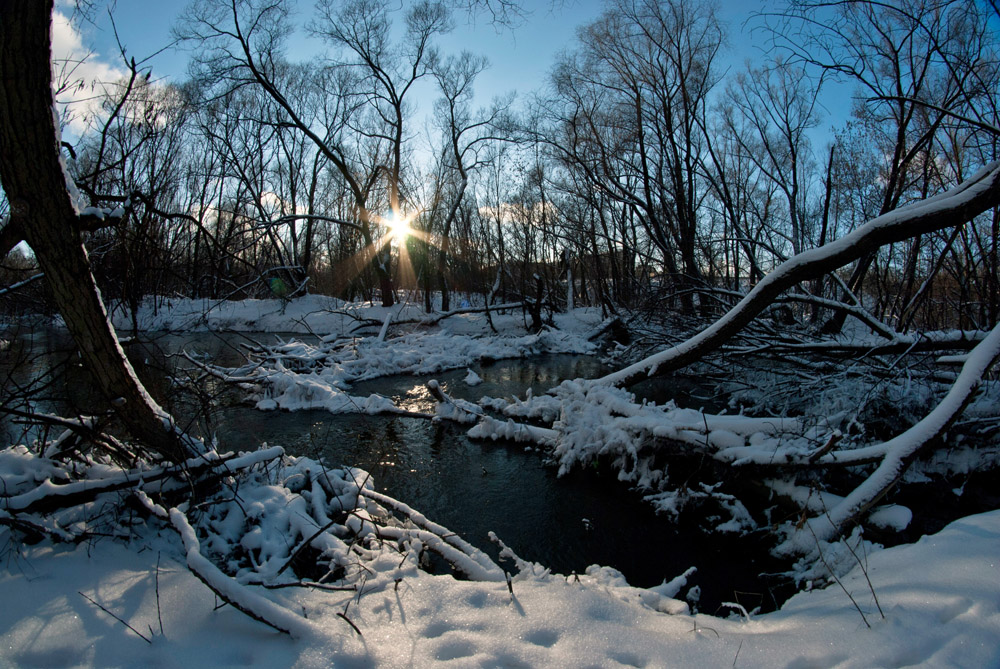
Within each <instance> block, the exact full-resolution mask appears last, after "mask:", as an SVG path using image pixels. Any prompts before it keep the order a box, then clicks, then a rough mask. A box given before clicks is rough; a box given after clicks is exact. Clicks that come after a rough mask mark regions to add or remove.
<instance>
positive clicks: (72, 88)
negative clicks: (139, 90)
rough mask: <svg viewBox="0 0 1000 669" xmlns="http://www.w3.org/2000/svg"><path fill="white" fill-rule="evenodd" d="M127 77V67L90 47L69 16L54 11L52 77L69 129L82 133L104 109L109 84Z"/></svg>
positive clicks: (58, 102) (72, 132) (72, 131)
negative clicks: (102, 101)
mask: <svg viewBox="0 0 1000 669" xmlns="http://www.w3.org/2000/svg"><path fill="white" fill-rule="evenodd" d="M124 76H126V73H125V70H123V69H121V68H119V67H117V66H115V65H113V64H111V63H110V62H108V61H106V60H105V58H104V57H103V56H102V55H100V54H97V53H94V52H93V51H91V50H90V49H88V48H87V47H86V46H85V45H84V43H83V36H82V35H81V34H80V31H79V30H77V28H76V26H74V25H73V23H72V21H70V19H69V18H68V16H67V15H66V14H64V13H62V12H61V11H60V10H58V9H57V10H55V11H53V12H52V78H53V87H54V88H55V92H56V102H57V104H58V107H59V111H60V113H62V114H63V116H64V118H65V119H66V120H67V122H68V127H67V130H68V131H69V132H70V133H71V134H74V135H77V136H80V135H82V134H83V133H84V132H85V131H86V130H87V127H88V124H89V123H90V121H91V120H92V119H93V118H94V116H95V115H97V114H98V113H99V112H100V108H101V96H102V95H103V93H104V87H105V86H106V85H107V84H111V83H114V82H116V81H118V80H120V79H121V78H122V77H124Z"/></svg>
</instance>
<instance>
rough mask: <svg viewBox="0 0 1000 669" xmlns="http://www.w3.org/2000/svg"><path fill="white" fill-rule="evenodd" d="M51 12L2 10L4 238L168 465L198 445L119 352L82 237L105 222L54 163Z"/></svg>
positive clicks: (141, 435) (31, 7)
mask: <svg viewBox="0 0 1000 669" xmlns="http://www.w3.org/2000/svg"><path fill="white" fill-rule="evenodd" d="M51 21H52V2H51V1H48V2H36V1H34V0H12V1H11V2H6V3H4V4H3V5H2V6H0V181H2V183H3V188H4V191H5V193H6V195H7V198H8V200H9V201H10V203H11V219H10V222H8V224H7V226H6V227H5V229H8V228H10V226H14V227H13V230H14V231H15V232H17V233H19V234H20V235H23V239H24V241H26V242H27V243H28V245H29V246H30V247H31V249H32V251H34V253H35V256H36V258H37V259H38V264H39V267H40V268H41V270H42V271H43V272H44V273H45V277H46V281H47V282H48V285H49V287H50V288H51V290H52V294H53V299H54V301H55V303H56V305H57V307H58V308H59V312H60V314H61V315H62V316H63V319H64V321H65V322H66V327H67V328H68V329H69V331H70V333H71V334H72V336H73V338H74V340H75V341H76V343H77V346H78V347H79V350H80V354H81V356H82V357H83V360H84V362H85V364H86V365H87V367H88V369H89V370H90V372H91V373H92V374H93V376H94V378H95V379H96V380H97V383H98V386H99V387H100V390H101V392H102V394H103V395H104V398H105V400H106V401H107V402H108V404H109V405H110V406H112V407H114V408H115V411H116V413H117V415H118V416H119V417H120V418H121V420H122V422H123V423H124V424H125V425H126V426H127V428H128V430H129V431H130V432H131V434H132V435H133V436H134V437H135V438H136V439H138V440H139V441H140V442H141V443H142V447H141V448H143V449H144V450H145V449H147V448H148V449H149V452H152V453H155V454H157V455H159V456H161V457H163V458H166V459H168V460H171V461H174V462H182V461H183V460H184V459H186V458H188V457H191V456H193V455H195V454H197V453H198V452H199V450H200V448H199V445H198V444H197V443H196V442H194V441H193V440H190V439H188V438H186V437H185V436H184V435H182V434H181V433H180V432H179V431H178V430H177V428H176V426H175V424H174V421H173V419H172V418H171V417H170V415H169V414H167V413H166V412H165V411H163V409H161V408H160V407H159V406H158V405H157V404H156V403H155V402H154V401H153V399H152V398H151V397H150V396H149V394H148V393H146V391H145V389H144V388H143V387H142V384H141V383H140V382H139V380H138V379H137V378H136V375H135V372H134V371H133V369H132V366H131V365H130V364H129V361H128V359H127V358H126V357H125V353H124V352H123V351H122V348H121V346H120V345H119V343H118V338H117V336H116V335H115V331H114V329H113V328H112V326H111V324H110V322H109V320H108V316H107V312H106V310H105V306H104V304H103V302H102V301H101V297H100V293H99V292H98V290H97V285H96V283H95V281H94V276H93V273H92V272H91V268H90V262H89V260H88V258H87V252H86V250H85V249H84V246H83V240H82V236H83V231H84V229H86V228H87V227H88V226H91V225H93V223H94V220H95V218H100V217H101V216H102V215H103V216H105V217H107V215H106V214H101V213H90V212H86V211H84V212H81V211H80V208H79V206H78V202H77V201H76V198H75V195H74V191H75V189H73V188H72V185H71V184H70V183H69V182H68V177H67V174H66V171H65V170H64V168H63V166H62V158H61V156H60V150H61V147H60V142H59V131H58V128H57V127H56V126H55V119H54V117H53V113H52V109H53V100H52V84H51V82H52V78H51V77H52V75H51V68H50V60H51V59H50V44H51Z"/></svg>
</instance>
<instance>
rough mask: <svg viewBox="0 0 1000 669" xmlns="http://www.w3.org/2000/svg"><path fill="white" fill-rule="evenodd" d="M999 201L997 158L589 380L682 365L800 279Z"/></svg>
mask: <svg viewBox="0 0 1000 669" xmlns="http://www.w3.org/2000/svg"><path fill="white" fill-rule="evenodd" d="M998 205H1000V161H994V162H992V163H990V164H988V165H986V166H985V167H983V168H982V169H980V170H979V171H978V172H976V174H975V175H973V176H972V177H971V178H969V179H968V180H967V181H965V182H963V183H962V184H960V185H958V186H956V187H955V188H952V189H951V190H949V191H946V192H944V193H941V194H939V195H936V196H934V197H931V198H928V199H926V200H922V201H920V202H914V203H912V204H909V205H907V206H905V207H900V208H899V209H896V210H894V211H890V212H888V213H886V214H883V215H882V216H879V217H878V218H875V219H872V220H871V221H869V222H867V223H865V224H864V225H862V226H860V227H859V228H857V229H855V230H854V231H853V232H851V233H850V234H848V235H845V236H844V237H841V238H840V239H838V240H836V241H833V242H830V243H829V244H826V245H825V246H821V247H819V248H814V249H809V250H807V251H803V252H802V253H799V254H798V255H795V256H793V257H791V258H789V259H788V260H786V261H785V262H783V263H781V264H780V265H779V266H778V267H776V268H775V269H774V270H773V271H772V272H770V273H769V274H768V275H767V276H765V277H764V278H763V279H761V281H760V282H759V283H758V284H757V285H756V286H754V287H753V289H752V290H751V291H750V292H749V293H748V294H747V296H746V297H744V298H743V299H742V300H740V302H739V303H738V304H737V305H736V306H735V307H733V308H732V309H730V310H729V312H728V313H727V314H726V315H724V316H723V317H722V318H720V319H719V320H717V321H716V322H715V323H713V324H712V325H711V326H709V327H708V328H706V329H704V330H702V331H701V332H700V333H698V334H697V335H695V336H693V337H691V338H690V339H688V340H686V341H684V342H682V343H680V344H678V345H677V346H673V347H671V348H669V349H666V350H664V351H660V352H659V353H655V354H653V355H651V356H649V357H647V358H645V359H644V360H640V361H639V362H637V363H635V364H633V365H630V366H628V367H626V368H624V369H622V370H619V371H617V372H613V373H611V374H608V375H606V376H603V377H601V378H599V379H595V380H593V381H592V382H591V383H593V384H602V385H619V386H628V385H630V384H632V383H636V382H638V381H641V380H642V379H644V378H647V377H649V376H653V375H656V374H665V373H667V372H670V371H673V370H675V369H680V368H681V367H685V366H686V365H689V364H691V363H692V362H695V361H697V360H699V359H700V358H702V357H703V356H704V355H705V354H707V353H709V352H711V351H713V350H715V349H716V348H718V347H719V346H721V345H722V344H723V343H725V342H726V341H728V340H729V339H730V338H731V337H732V336H733V335H735V334H736V333H738V332H739V331H740V330H742V329H743V328H744V327H746V326H747V324H749V323H750V321H752V320H753V319H754V318H756V316H757V315H758V314H759V313H760V312H761V311H763V310H764V309H765V308H767V307H768V306H769V305H771V304H772V303H773V302H774V300H775V299H776V298H777V297H778V296H779V295H781V293H783V292H785V291H786V290H788V289H790V288H792V287H793V286H795V285H796V284H798V283H799V282H801V281H805V280H808V279H815V278H818V277H820V276H823V275H824V274H826V273H828V272H831V271H833V270H835V269H838V268H840V267H843V266H844V265H847V264H848V263H850V262H853V261H855V260H857V259H858V258H861V257H862V256H864V255H865V254H867V253H870V252H873V251H875V250H876V249H878V248H879V247H882V246H884V245H886V244H891V243H894V242H899V241H902V240H904V239H909V238H911V237H916V236H918V235H924V234H928V233H931V232H935V231H937V230H942V229H945V228H949V227H952V226H955V225H962V224H964V223H965V222H967V221H970V220H972V219H973V218H974V217H976V216H978V215H979V214H981V213H983V212H984V211H987V210H988V209H990V208H992V207H995V206H998Z"/></svg>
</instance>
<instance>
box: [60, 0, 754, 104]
mask: <svg viewBox="0 0 1000 669" xmlns="http://www.w3.org/2000/svg"><path fill="white" fill-rule="evenodd" d="M299 4H300V9H299V12H300V18H304V17H305V16H306V15H307V14H308V13H309V11H310V9H311V2H308V1H302V2H300V3H299ZM522 4H523V5H524V6H525V7H526V8H527V10H528V12H529V15H528V18H527V20H526V22H525V23H524V25H522V26H521V27H519V28H518V29H517V30H516V31H514V32H513V33H511V32H510V31H505V32H502V33H498V32H497V30H496V29H495V28H494V27H493V26H492V25H490V24H489V23H488V21H486V20H485V18H481V19H480V20H479V21H478V22H477V23H476V24H474V25H472V24H470V23H469V22H468V21H466V18H465V16H464V15H461V14H456V28H455V30H454V31H453V32H452V33H450V34H448V35H446V36H444V37H442V38H440V39H439V44H440V46H441V47H442V50H444V51H445V52H457V51H459V50H461V49H468V50H471V51H474V52H477V53H484V54H486V55H487V56H488V57H489V59H490V62H491V68H490V70H489V71H487V72H485V73H484V74H483V75H482V76H481V78H480V86H479V87H480V88H481V89H482V90H483V91H492V92H494V93H502V92H506V91H509V90H514V89H516V90H518V91H519V92H521V93H525V92H528V91H531V90H534V89H536V88H538V87H540V86H542V85H544V84H545V82H546V78H547V73H548V70H549V68H550V67H551V64H552V62H553V60H554V57H555V55H556V54H557V53H558V52H559V51H560V50H562V49H564V48H566V47H567V46H569V45H570V44H571V43H572V41H573V38H574V35H575V32H576V28H577V27H578V26H580V25H582V24H584V23H586V22H589V21H591V20H593V19H594V18H596V17H597V16H598V15H599V14H600V11H601V8H602V6H603V2H601V0H543V1H542V2H524V3H522ZM186 5H187V1H186V0H152V1H151V0H118V1H117V3H115V6H114V9H113V13H114V18H115V23H116V25H117V27H118V34H119V36H120V37H121V39H122V42H123V43H124V45H125V46H126V48H127V49H128V53H129V55H130V56H133V57H135V58H136V59H137V60H142V59H143V58H146V57H149V56H151V55H152V54H154V53H156V52H157V51H158V50H159V49H161V48H163V47H165V46H167V45H169V44H170V42H171V38H170V28H171V26H172V25H173V24H174V22H175V20H176V18H177V16H178V15H179V14H180V13H181V12H182V11H183V9H184V7H185V6H186ZM754 7H759V5H758V4H757V3H748V2H741V1H740V0H727V1H726V2H724V3H722V4H721V6H720V13H721V15H722V17H723V18H724V20H726V21H727V23H729V25H730V28H731V30H730V34H731V41H732V42H734V44H732V45H731V49H730V56H731V57H732V59H733V60H734V61H735V62H739V61H741V60H742V58H743V57H745V55H748V52H747V50H746V49H745V45H744V44H743V43H742V42H741V40H740V39H739V37H740V35H741V30H740V22H741V21H742V20H743V19H745V18H746V17H748V16H749V13H750V10H751V9H753V8H754ZM79 28H80V31H81V33H82V40H83V43H84V45H86V46H89V47H90V48H92V49H94V50H95V51H96V53H95V56H94V57H95V58H96V59H97V60H98V61H103V62H106V63H109V64H111V65H117V64H118V63H120V57H119V56H118V53H117V46H116V44H115V40H114V34H113V32H112V29H111V22H110V20H109V18H108V15H107V12H106V11H105V10H104V9H101V10H100V11H98V12H97V15H96V16H95V17H94V23H93V24H88V23H84V24H82V25H80V26H79ZM296 39H297V41H298V42H300V43H302V42H305V41H306V38H305V36H304V35H299V36H298V37H297V38H296ZM737 54H738V55H737ZM186 61H187V54H186V53H184V52H178V51H174V50H171V51H168V52H164V53H161V54H159V55H157V56H154V57H153V58H152V59H151V60H150V64H151V65H152V67H153V73H154V76H155V77H156V78H159V77H167V78H168V79H172V80H179V79H181V78H183V77H184V75H185V68H186Z"/></svg>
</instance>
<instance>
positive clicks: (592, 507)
mask: <svg viewBox="0 0 1000 669" xmlns="http://www.w3.org/2000/svg"><path fill="white" fill-rule="evenodd" d="M43 339H46V338H43ZM246 341H248V338H246V337H245V336H243V335H226V336H220V335H217V334H211V333H200V334H189V335H166V336H161V337H158V338H156V341H155V342H142V343H137V344H134V345H131V346H129V347H128V349H127V350H128V352H129V355H130V358H131V359H132V360H133V363H134V364H135V365H136V366H137V369H138V370H139V373H140V375H141V376H142V377H143V380H144V381H145V382H146V383H148V384H149V385H150V387H151V388H152V392H153V393H154V397H156V398H157V399H158V401H162V402H165V403H166V405H167V407H168V408H169V409H170V410H171V411H173V412H174V413H175V414H176V415H177V416H178V418H179V419H181V420H182V421H183V423H182V424H185V425H187V426H189V428H190V429H192V430H193V431H195V432H198V433H200V434H202V435H204V436H207V437H210V438H211V437H215V438H217V439H218V441H219V444H220V448H222V449H224V450H230V449H233V450H251V449H255V448H257V447H259V446H261V445H263V444H265V443H267V444H270V445H281V446H283V447H284V448H285V449H286V450H287V451H288V452H289V453H292V454H297V455H307V456H310V457H313V458H317V459H322V460H323V461H324V462H325V463H326V464H328V465H330V466H340V465H352V466H357V467H361V468H362V469H366V470H368V471H369V472H371V474H372V475H373V477H374V478H375V481H376V485H377V488H378V489H379V490H380V491H384V492H386V493H388V494H389V495H391V496H393V497H396V498H397V499H400V500H402V501H404V502H405V503H407V504H409V505H410V506H412V507H414V508H416V509H419V510H420V511H421V512H422V513H424V514H425V515H427V516H428V517H429V518H431V519H433V520H435V521H436V522H439V523H441V524H443V525H445V526H447V527H449V528H450V529H451V530H453V531H455V532H458V533H460V534H461V535H462V536H464V537H465V538H466V539H467V540H468V541H470V542H471V543H473V544H474V545H476V546H478V547H480V548H482V549H483V550H486V551H487V552H489V553H490V554H492V555H494V557H496V550H495V547H494V546H493V545H492V544H491V543H490V542H489V540H488V538H487V533H488V532H490V531H493V532H495V533H496V534H497V535H498V536H499V537H500V538H501V539H502V540H503V541H504V542H505V543H507V544H508V545H509V546H511V548H513V549H514V550H515V551H516V552H518V553H519V554H520V555H521V556H522V557H523V558H525V559H527V560H531V561H537V562H541V563H542V564H544V565H546V566H548V567H551V568H552V569H553V570H554V571H556V572H559V573H566V574H569V573H571V572H574V571H575V572H582V571H583V570H585V569H586V568H587V566H588V565H591V564H601V565H608V566H612V567H615V568H616V569H618V570H620V571H621V572H623V573H624V574H625V575H626V577H627V578H628V579H629V581H630V582H631V583H633V584H634V585H640V586H651V585H656V584H659V583H661V582H662V581H663V580H664V579H671V578H673V577H674V576H677V575H678V574H680V573H681V572H683V571H684V570H686V569H687V568H688V567H690V566H692V565H694V566H697V567H698V568H699V570H700V571H699V576H697V577H696V578H695V579H694V581H693V582H695V583H697V584H699V585H700V586H701V587H702V591H703V608H704V609H705V610H708V611H710V612H711V611H714V607H715V606H716V604H717V603H718V602H720V601H730V600H733V599H734V596H735V595H734V592H735V591H742V592H744V593H757V594H756V595H754V596H751V597H750V599H749V600H748V599H747V595H746V594H744V595H743V596H742V599H741V602H743V603H744V604H745V605H746V606H747V608H748V609H752V608H754V606H756V605H758V604H760V603H762V604H764V606H765V607H766V608H770V607H771V606H773V600H771V599H770V598H769V595H767V594H766V593H767V586H766V584H764V583H762V582H761V581H760V579H759V578H758V577H757V574H758V573H760V572H761V571H765V570H769V569H772V568H773V566H772V565H768V564H766V563H765V562H760V560H766V558H763V557H762V558H756V557H754V556H755V555H761V556H764V555H766V552H765V551H764V550H762V549H761V547H759V546H756V545H755V544H756V541H757V540H756V539H754V538H752V537H750V538H747V537H742V538H740V537H733V538H725V537H722V538H719V537H711V538H707V537H706V536H705V535H704V534H702V533H701V532H700V530H699V528H698V527H696V526H690V527H679V526H677V525H674V524H671V523H669V522H667V521H666V520H665V519H664V518H662V517H658V516H656V514H655V513H654V512H653V511H652V509H651V507H650V506H649V505H648V504H646V503H644V502H643V501H642V500H641V498H640V497H639V495H638V494H636V493H635V492H633V491H630V490H628V489H627V488H626V487H625V486H623V485H622V484H620V483H619V482H618V481H617V480H616V478H615V476H614V475H613V474H609V475H601V474H600V473H599V472H594V471H583V472H576V473H574V474H572V475H570V476H567V477H563V478H558V477H556V476H555V472H554V470H553V469H552V468H549V467H546V466H544V462H543V460H542V456H541V455H540V454H539V453H538V452H536V451H534V450H531V449H526V448H525V446H524V444H515V443H504V442H482V441H472V440H470V439H468V438H467V437H466V435H465V429H466V428H465V427H463V426H458V425H455V424H451V423H438V422H432V421H428V420H422V419H415V418H402V417H386V416H377V417H376V416H364V415H339V416H335V415H331V414H329V413H327V412H324V411H301V412H295V413H289V412H261V411H258V410H256V409H255V408H253V407H250V406H246V405H244V404H241V403H239V402H238V399H239V396H238V394H237V393H236V392H235V391H232V390H227V389H225V388H224V387H223V388H214V389H213V388H212V387H210V384H206V386H205V387H206V388H208V391H209V392H211V393H213V394H224V393H225V392H230V393H231V395H230V396H228V397H226V398H225V401H224V402H223V405H222V406H221V407H216V408H214V409H213V410H212V411H211V412H209V413H208V414H207V415H206V412H204V411H203V404H202V402H201V401H200V400H199V399H198V398H197V397H192V396H190V395H188V394H185V393H178V392H177V391H176V389H175V388H174V387H173V386H172V385H171V382H170V380H169V377H168V375H167V374H166V373H165V370H166V369H167V368H170V367H171V366H174V365H176V363H177V359H176V358H171V357H169V355H170V354H171V353H176V352H178V351H180V350H181V349H186V350H188V351H192V352H194V351H196V352H198V353H199V354H200V355H202V356H204V357H205V358H206V359H208V360H211V361H213V362H215V363H216V364H223V365H238V364H241V362H242V360H243V354H242V352H241V349H240V344H241V343H243V342H246ZM153 343H155V344H156V346H154V345H153ZM31 346H35V347H36V348H41V349H43V350H42V351H40V352H38V353H39V355H38V356H37V360H36V362H35V363H33V364H34V365H35V366H34V367H30V368H28V367H26V368H25V369H24V370H21V371H19V373H22V372H23V374H24V378H27V377H30V376H31V375H32V374H39V373H40V372H44V370H46V369H52V370H54V369H57V368H60V366H63V367H66V371H68V374H67V375H66V377H65V378H64V379H63V380H62V381H60V383H59V384H57V385H58V388H59V389H60V390H59V392H55V393H53V394H52V396H51V397H49V398H47V399H45V400H44V402H45V403H46V404H45V405H44V406H42V405H41V404H40V405H39V406H38V407H36V408H38V409H39V410H51V411H53V412H55V413H59V412H64V411H77V410H81V409H82V408H83V407H85V406H86V404H87V402H88V399H87V397H86V393H87V390H86V388H88V387H89V386H88V385H87V383H86V381H85V380H82V379H81V370H80V369H79V368H78V367H76V366H74V365H75V364H76V363H74V354H73V353H72V349H71V347H68V342H67V341H66V339H65V337H63V338H62V340H60V336H59V335H53V334H49V335H47V341H45V342H40V341H39V340H37V339H36V340H35V341H34V342H33V343H32V344H31ZM29 348H30V347H29ZM160 349H163V350H165V351H166V352H165V353H161V352H159V351H160ZM47 366H48V367H47ZM474 371H475V372H476V373H477V374H478V375H479V377H480V378H481V379H482V382H481V383H480V384H478V385H476V386H469V385H468V384H466V383H465V382H464V379H465V377H466V374H467V371H466V370H465V369H459V370H453V371H450V372H445V373H441V374H437V375H435V378H437V379H438V381H439V382H440V383H441V386H442V388H443V389H444V390H445V392H447V393H449V394H451V395H453V396H455V397H459V398H462V399H468V400H470V401H475V400H477V399H479V398H480V397H482V396H485V395H489V396H493V397H510V396H522V397H523V396H524V394H525V393H526V392H527V390H528V389H529V388H530V389H531V390H532V391H533V392H535V393H540V392H544V391H545V390H546V389H548V388H550V387H552V386H554V385H556V384H558V383H559V382H560V381H561V380H563V379H566V378H578V377H594V376H598V375H600V374H603V373H605V372H606V371H607V369H606V368H605V367H604V366H603V365H602V364H601V362H600V361H599V360H598V359H597V358H594V357H587V356H569V355H551V356H541V357H535V358H530V359H523V360H504V361H498V362H495V363H492V364H489V365H483V366H477V367H476V368H475V369H474ZM18 378H22V377H18ZM428 378H429V377H410V376H405V377H389V378H384V379H377V380H373V381H367V382H364V383H358V384H356V385H355V386H354V388H353V389H352V393H354V394H357V395H361V396H365V395H368V394H369V393H379V394H382V395H385V396H387V397H392V398H393V399H394V400H395V401H396V402H397V404H399V405H400V406H402V407H403V408H406V409H409V410H412V411H421V412H429V411H432V410H433V407H434V401H433V398H432V397H431V396H430V393H429V392H428V391H427V389H426V386H425V383H426V381H427V379H428ZM91 392H92V390H91ZM73 394H77V395H81V396H77V397H73V398H71V395H73ZM90 401H92V398H91V400H90ZM6 434H7V435H8V436H9V437H12V438H13V439H16V436H13V434H14V433H13V432H12V431H11V430H9V429H8V430H7V432H6ZM734 556H738V557H734Z"/></svg>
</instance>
